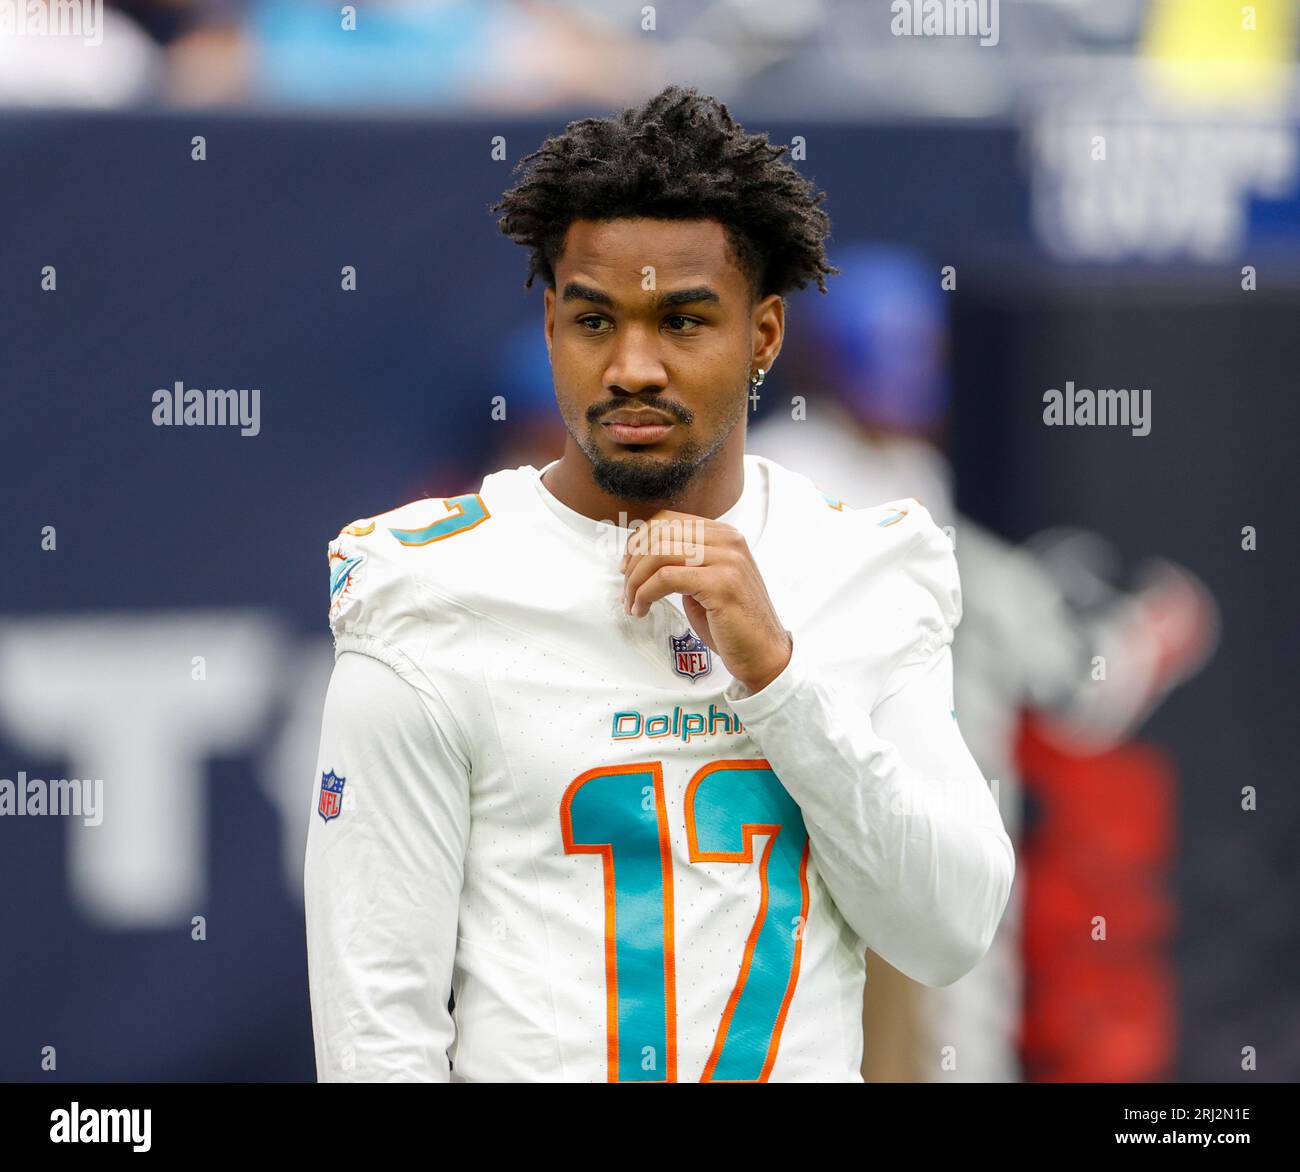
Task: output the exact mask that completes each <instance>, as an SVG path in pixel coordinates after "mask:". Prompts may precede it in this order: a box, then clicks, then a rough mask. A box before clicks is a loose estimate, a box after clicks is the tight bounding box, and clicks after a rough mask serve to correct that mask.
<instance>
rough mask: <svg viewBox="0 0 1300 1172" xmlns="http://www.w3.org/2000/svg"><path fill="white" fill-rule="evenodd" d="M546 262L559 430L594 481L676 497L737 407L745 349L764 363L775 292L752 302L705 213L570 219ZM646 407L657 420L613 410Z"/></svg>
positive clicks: (771, 341)
mask: <svg viewBox="0 0 1300 1172" xmlns="http://www.w3.org/2000/svg"><path fill="white" fill-rule="evenodd" d="M554 268H555V289H547V290H546V339H547V346H548V348H549V350H550V354H551V370H552V373H553V375H554V378H555V390H556V397H557V400H558V402H559V407H560V414H561V416H562V417H563V419H564V425H565V428H566V429H567V430H568V432H569V434H570V435H571V436H572V437H573V440H574V442H575V443H576V444H577V445H578V447H579V448H581V449H582V451H583V452H584V453H585V454H586V456H587V458H588V459H589V460H590V461H591V465H592V471H593V475H594V478H595V481H596V484H597V485H598V486H599V487H600V488H601V489H602V490H603V491H604V492H607V493H609V494H611V495H613V496H616V497H619V498H621V499H624V500H640V501H656V500H666V499H670V498H672V497H675V496H677V495H678V494H679V493H680V492H681V491H682V489H683V488H685V486H686V485H687V484H688V483H689V481H690V480H691V478H692V477H693V476H694V475H695V474H696V472H697V471H698V470H699V469H700V468H701V467H702V466H703V465H705V464H706V463H707V462H708V461H709V460H710V459H711V458H712V457H713V456H714V455H715V454H716V453H717V452H718V451H719V449H720V448H721V447H722V445H723V443H724V442H725V441H726V439H727V437H728V436H730V435H731V434H732V432H733V431H734V430H735V428H736V426H737V425H738V424H739V423H740V422H741V421H742V420H743V419H744V417H745V408H746V403H747V395H748V393H749V372H750V366H751V361H756V362H757V363H758V364H759V365H762V366H763V368H764V369H766V368H767V367H768V366H769V365H770V360H771V359H772V358H775V357H776V351H777V350H779V348H780V333H781V327H782V324H783V317H782V306H781V301H780V298H779V297H777V296H776V295H772V296H770V297H768V298H765V299H764V300H763V301H762V302H760V303H759V304H758V305H757V306H751V304H750V289H749V285H748V283H747V281H746V279H745V277H744V275H743V274H742V273H741V271H740V270H739V269H738V268H737V267H736V265H735V263H734V262H733V260H732V259H731V255H730V253H729V251H728V248H727V243H726V236H725V232H724V230H723V227H722V225H721V224H719V223H718V222H717V221H714V220H654V219H642V218H637V219H619V220H602V221H595V220H577V221H575V222H574V223H573V224H572V225H571V226H570V227H569V231H568V234H567V235H566V237H565V243H564V249H563V252H562V253H561V255H560V256H559V257H558V258H557V259H556V261H555V266H554ZM760 351H761V353H758V354H757V357H756V352H760ZM769 351H770V355H769V353H768V352H769ZM643 410H644V411H646V412H647V418H650V419H653V420H655V421H666V422H665V423H664V426H657V427H645V428H644V429H637V430H620V429H619V427H618V425H617V424H616V423H615V422H614V420H612V419H611V418H610V417H611V416H612V415H614V414H615V413H616V412H634V411H643ZM742 436H743V433H742Z"/></svg>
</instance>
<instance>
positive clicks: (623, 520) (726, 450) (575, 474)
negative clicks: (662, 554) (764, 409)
mask: <svg viewBox="0 0 1300 1172" xmlns="http://www.w3.org/2000/svg"><path fill="white" fill-rule="evenodd" d="M737 430H738V431H740V442H739V443H738V444H735V445H733V444H732V442H731V438H734V433H733V437H731V438H729V439H728V442H727V443H725V444H723V446H722V447H721V448H720V449H719V450H718V451H717V453H716V454H715V455H714V457H713V458H712V459H711V460H709V462H708V463H707V464H706V465H705V466H704V467H702V468H701V469H700V470H699V471H698V472H697V473H696V474H695V475H694V476H693V477H692V478H691V481H690V483H689V484H688V485H687V486H686V488H685V489H684V490H683V491H682V492H681V493H680V494H679V495H678V497H677V498H676V499H671V498H665V499H663V500H655V501H630V500H626V499H624V498H622V497H616V496H613V495H612V494H610V493H607V492H605V491H604V490H603V489H602V488H601V487H600V486H599V485H598V484H597V483H596V482H595V480H594V479H593V477H592V473H591V461H590V460H588V459H587V456H586V454H585V453H584V452H583V451H582V449H581V448H579V447H578V446H577V445H576V444H575V443H574V442H573V440H572V438H571V437H570V438H569V439H568V440H567V441H566V443H565V446H564V454H563V455H562V456H561V457H560V459H559V461H558V462H557V463H556V464H555V465H554V466H553V467H552V468H550V469H549V470H548V471H547V472H546V473H545V474H544V475H543V477H542V485H543V487H544V488H546V490H547V491H548V492H550V493H551V494H552V495H553V496H554V497H555V498H556V499H557V500H558V501H559V502H560V503H561V504H563V505H567V506H568V507H569V508H571V509H572V510H573V511H574V512H575V513H581V514H582V515H583V516H584V517H590V518H591V519H592V520H596V521H612V522H615V523H617V524H620V525H624V526H628V525H631V524H632V523H633V522H634V521H646V520H649V518H651V517H653V516H654V515H655V514H656V513H658V512H660V511H661V510H663V509H671V510H673V511H674V512H678V513H689V514H690V515H691V516H695V517H707V518H710V519H714V518H717V517H720V516H722V514H723V513H725V512H726V511H727V510H728V509H730V508H731V507H732V506H734V505H735V504H736V502H737V501H739V500H740V494H741V491H742V490H743V489H744V487H745V463H744V456H745V449H744V432H743V430H742V429H739V428H738V429H737Z"/></svg>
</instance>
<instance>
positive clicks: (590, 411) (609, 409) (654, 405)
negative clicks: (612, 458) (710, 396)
mask: <svg viewBox="0 0 1300 1172" xmlns="http://www.w3.org/2000/svg"><path fill="white" fill-rule="evenodd" d="M642 409H645V410H653V411H662V412H663V413H664V414H665V415H671V416H672V417H673V418H674V419H676V420H677V421H678V422H679V423H692V422H694V420H695V413H694V412H693V411H688V410H687V409H686V408H685V407H682V406H681V405H680V404H677V403H670V402H668V401H667V400H666V399H664V400H658V399H651V400H650V401H649V402H645V403H638V402H633V401H632V400H630V399H624V400H623V401H622V402H619V403H607V404H592V406H590V407H588V408H587V422H588V423H596V422H598V421H599V420H601V419H603V418H604V417H605V416H606V415H611V414H613V413H614V412H615V411H640V410H642Z"/></svg>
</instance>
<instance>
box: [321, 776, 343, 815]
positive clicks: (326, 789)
mask: <svg viewBox="0 0 1300 1172" xmlns="http://www.w3.org/2000/svg"><path fill="white" fill-rule="evenodd" d="M345 781H347V778H346V777H339V776H338V775H337V774H336V773H335V772H334V770H332V769H331V770H330V771H329V772H328V773H322V774H321V775H320V805H319V806H317V807H316V809H317V812H318V813H319V814H320V816H321V817H322V818H324V819H325V821H326V822H328V821H329V820H330V819H331V818H337V817H338V816H339V813H340V812H341V811H342V809H343V783H344V782H345Z"/></svg>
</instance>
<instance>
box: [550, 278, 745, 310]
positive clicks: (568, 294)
mask: <svg viewBox="0 0 1300 1172" xmlns="http://www.w3.org/2000/svg"><path fill="white" fill-rule="evenodd" d="M560 300H561V301H590V302H592V303H593V304H594V305H604V306H607V307H608V308H610V309H613V308H614V299H613V298H612V297H611V296H610V295H609V294H608V293H602V292H601V291H600V290H599V289H593V288H592V287H591V286H590V285H582V284H579V283H578V282H577V281H570V282H569V283H568V284H566V285H565V286H564V292H563V293H561V294H560ZM702 301H707V302H711V303H712V304H714V305H720V304H721V303H722V298H721V297H719V296H718V294H717V292H716V291H715V290H713V289H710V288H709V286H708V285H696V286H695V287H694V288H692V289H675V290H674V291H673V292H671V293H664V294H661V295H660V296H659V298H658V299H657V300H656V301H655V308H656V309H669V308H671V307H672V306H675V305H694V304H697V303H699V302H702Z"/></svg>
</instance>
